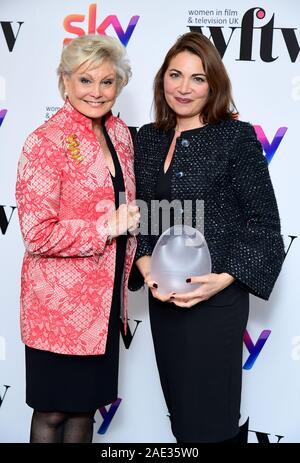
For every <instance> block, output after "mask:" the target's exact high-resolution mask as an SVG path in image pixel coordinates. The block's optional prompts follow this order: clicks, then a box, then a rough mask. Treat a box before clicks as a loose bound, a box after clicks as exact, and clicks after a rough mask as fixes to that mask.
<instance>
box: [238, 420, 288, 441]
mask: <svg viewBox="0 0 300 463" xmlns="http://www.w3.org/2000/svg"><path fill="white" fill-rule="evenodd" d="M250 433H251V434H250ZM248 436H249V437H252V436H253V437H254V436H255V441H252V439H251V441H250V443H255V442H256V443H258V444H278V443H279V442H280V441H281V439H283V438H284V436H281V435H280V434H274V436H273V435H272V434H271V433H269V432H261V431H254V430H252V429H249V418H248V419H247V421H245V423H244V424H243V425H242V426H241V427H240V437H241V443H242V442H243V443H247V442H249V441H248ZM271 436H272V437H271Z"/></svg>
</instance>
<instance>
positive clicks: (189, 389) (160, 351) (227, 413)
mask: <svg viewBox="0 0 300 463" xmlns="http://www.w3.org/2000/svg"><path fill="white" fill-rule="evenodd" d="M173 158H174V157H173ZM172 164H173V161H172V163H171V165H170V167H169V169H168V170H167V172H166V173H164V170H163V169H164V162H163V163H162V164H161V167H160V171H159V176H158V182H157V188H156V199H159V200H162V199H167V200H169V201H170V200H171V184H170V182H171V177H172ZM172 221H173V218H172V217H171V218H170V223H171V225H172ZM159 226H160V233H161V232H162V231H164V230H162V228H161V225H159ZM149 310H150V323H151V330H152V336H153V342H154V348H155V355H156V361H157V365H158V370H159V375H160V381H161V385H162V389H163V393H164V397H165V400H166V404H167V407H168V410H169V413H170V420H171V426H172V431H173V434H174V436H175V437H176V438H177V440H178V441H181V442H219V441H222V440H226V439H229V438H231V437H234V436H235V435H237V434H238V432H239V427H238V424H239V413H240V396H241V377H242V349H243V334H244V330H245V328H246V324H247V320H248V313H249V294H248V292H247V291H245V290H244V289H243V288H241V287H240V286H238V285H237V284H235V283H234V284H232V285H230V286H229V287H228V288H226V289H224V290H223V291H221V292H220V293H218V294H217V295H215V296H214V297H212V298H211V299H209V300H208V301H205V302H202V303H199V304H197V305H195V306H194V307H192V308H191V309H187V308H180V307H176V306H175V305H174V304H171V303H168V302H160V301H159V300H158V299H155V298H154V297H153V296H152V294H151V291H149Z"/></svg>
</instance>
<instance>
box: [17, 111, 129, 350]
mask: <svg viewBox="0 0 300 463" xmlns="http://www.w3.org/2000/svg"><path fill="white" fill-rule="evenodd" d="M105 125H106V129H107V131H108V134H109V136H110V138H111V140H112V143H113V145H114V147H115V150H116V152H117V154H118V157H119V160H120V165H121V168H122V171H123V176H124V183H125V193H126V199H127V201H133V200H134V199H135V182H134V174H133V146H132V141H131V137H130V133H129V130H128V128H127V127H126V125H125V124H124V123H123V122H122V121H121V120H120V119H118V118H117V117H114V116H112V115H111V114H110V115H108V117H106V121H105ZM16 199H17V205H18V213H19V219H20V225H21V231H22V235H23V239H24V243H25V247H26V252H25V256H24V261H23V266H22V274H21V335H22V340H23V342H24V343H25V344H27V345H28V346H30V347H34V348H37V349H42V350H48V351H52V352H57V353H62V354H76V355H96V354H102V353H104V351H105V346H106V339H107V331H108V321H109V315H110V309H111V301H112V292H113V286H114V273H115V257H116V242H115V240H112V241H111V243H109V240H107V237H108V232H107V230H108V229H107V218H108V215H109V213H110V207H111V206H112V205H114V200H115V198H114V189H113V185H112V181H111V177H110V175H109V170H108V168H107V167H106V163H105V158H104V156H103V154H102V152H101V147H100V144H99V143H98V141H97V139H96V137H95V134H94V132H93V130H92V126H91V120H90V119H89V118H87V117H85V116H83V115H82V114H81V113H79V112H77V111H76V110H75V109H74V108H73V107H72V106H71V105H70V103H68V102H67V103H66V104H65V105H64V107H63V108H62V109H61V110H59V111H58V112H57V113H56V114H55V115H54V116H53V117H52V118H51V119H49V120H48V121H47V122H46V123H45V124H43V125H42V126H41V127H39V128H38V129H37V130H35V131H34V132H33V133H32V134H31V135H29V137H28V138H27V140H26V142H25V145H24V148H23V152H22V155H21V158H20V162H19V166H18V176H17V185H16ZM135 249H136V238H134V237H129V238H128V241H127V250H126V260H125V269H124V277H123V283H124V287H123V316H124V319H126V316H127V289H126V288H127V282H128V276H129V272H130V268H131V265H132V262H133V258H134V253H135ZM119 271H120V272H123V269H119Z"/></svg>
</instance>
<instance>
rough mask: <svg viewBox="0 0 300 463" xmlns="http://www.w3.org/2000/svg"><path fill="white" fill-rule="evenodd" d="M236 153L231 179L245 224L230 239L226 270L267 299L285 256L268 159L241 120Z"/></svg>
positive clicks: (249, 289)
mask: <svg viewBox="0 0 300 463" xmlns="http://www.w3.org/2000/svg"><path fill="white" fill-rule="evenodd" d="M235 154H236V155H235V156H234V160H233V161H232V166H231V182H232V186H233V189H234V192H235V196H236V198H237V201H238V204H239V206H240V210H241V212H242V215H243V218H244V221H243V222H244V226H243V227H242V228H241V229H240V230H237V233H236V236H235V237H234V239H233V240H232V243H231V247H230V250H229V254H228V256H227V259H226V265H225V271H226V272H228V273H230V274H231V275H233V276H234V277H235V278H236V279H237V281H238V282H239V283H240V284H242V285H243V286H245V287H246V289H247V290H248V291H249V292H250V293H252V294H254V295H256V296H258V297H260V298H262V299H265V300H267V299H268V298H269V296H270V294H271V291H272V289H273V286H274V284H275V282H276V279H277V277H278V275H279V272H280V269H281V266H282V263H283V260H284V245H283V239H282V236H281V234H280V219H279V213H278V208H277V203H276V198H275V194H274V190H273V186H272V183H271V179H270V175H269V171H268V165H267V161H266V159H265V157H264V155H263V152H262V146H261V144H260V143H259V141H258V140H257V137H256V134H255V131H254V129H253V127H252V126H251V125H250V124H244V127H243V130H242V131H241V135H240V137H239V140H238V146H237V148H236V151H235Z"/></svg>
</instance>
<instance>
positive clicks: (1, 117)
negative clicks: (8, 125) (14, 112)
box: [0, 109, 7, 127]
mask: <svg viewBox="0 0 300 463" xmlns="http://www.w3.org/2000/svg"><path fill="white" fill-rule="evenodd" d="M6 113H7V109H0V127H1V125H2V122H3V121H4V118H5V116H6Z"/></svg>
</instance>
